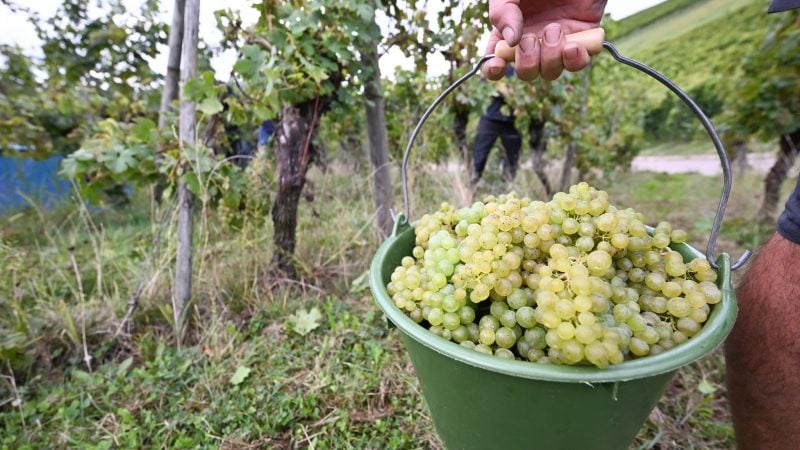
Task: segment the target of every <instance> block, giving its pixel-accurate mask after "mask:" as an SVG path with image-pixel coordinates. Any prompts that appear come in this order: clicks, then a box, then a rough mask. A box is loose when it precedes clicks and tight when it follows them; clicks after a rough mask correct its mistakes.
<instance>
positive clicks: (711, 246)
mask: <svg viewBox="0 0 800 450" xmlns="http://www.w3.org/2000/svg"><path fill="white" fill-rule="evenodd" d="M603 47H604V48H605V49H606V50H608V51H609V52H610V53H611V55H612V56H613V57H614V59H616V60H617V61H619V62H621V63H622V64H625V65H628V66H631V67H633V68H634V69H636V70H639V71H641V72H644V73H646V74H647V75H650V76H651V77H653V78H655V79H656V80H658V81H659V82H660V83H661V84H663V85H664V86H666V87H667V88H669V90H671V91H672V92H673V93H675V95H677V96H678V97H679V98H680V99H681V100H683V102H684V103H685V104H686V106H688V107H689V109H691V110H692V112H693V113H694V115H695V116H697V119H698V120H700V122H701V123H702V124H703V127H705V129H706V132H708V135H709V137H710V138H711V141H712V142H713V143H714V147H715V148H716V149H717V155H719V160H720V163H721V164H722V194H721V196H720V199H719V206H718V207H717V215H716V216H715V218H714V225H713V226H712V227H711V233H710V235H709V237H708V246H707V247H706V259H708V262H709V263H710V264H711V266H712V267H714V269H719V266H718V265H717V263H716V260H717V258H716V255H715V254H716V246H717V237H718V236H719V230H720V227H721V226H722V218H723V216H724V215H725V208H726V207H727V205H728V198H729V197H730V193H731V185H732V180H731V163H730V160H729V159H728V155H727V153H725V148H724V147H723V145H722V140H721V139H720V138H719V135H718V134H717V131H716V129H715V128H714V125H713V124H712V123H711V120H709V118H708V117H707V116H706V115H705V113H703V111H702V110H701V109H700V107H699V106H697V103H695V101H694V100H692V98H691V97H689V95H688V94H686V92H684V91H683V90H682V89H681V88H679V87H678V86H677V85H676V84H675V83H673V82H672V80H670V79H669V78H667V77H665V76H664V75H661V74H660V73H658V72H656V71H655V70H653V69H652V68H651V67H649V66H647V65H645V64H642V63H640V62H638V61H635V60H633V59H630V58H626V57H625V56H622V55H621V54H620V53H619V51H618V50H617V49H616V48H615V47H614V45H612V44H611V43H610V42H608V41H603ZM494 57H495V55H486V56H483V57H482V58H481V59H480V60H478V63H477V64H476V65H475V67H474V68H473V69H472V70H470V71H469V72H468V73H467V74H466V75H464V76H463V77H461V78H459V79H458V80H456V82H455V83H453V84H452V85H450V86H449V87H448V88H447V89H445V90H444V92H442V93H441V94H439V96H438V97H437V98H436V100H434V101H433V104H431V106H429V107H428V109H427V110H426V111H425V113H424V114H423V115H422V117H421V118H420V119H419V123H417V126H416V127H415V128H414V131H413V132H412V133H411V137H410V138H409V140H408V145H407V146H406V150H405V152H404V153H403V166H402V170H401V177H402V181H403V202H404V204H405V209H404V211H405V215H404V216H400V217H398V218H397V222H398V223H396V224H395V227H397V226H398V225H404V224H407V223H408V217H409V213H410V211H409V201H408V179H407V171H408V156H409V154H410V153H411V148H412V147H413V145H414V140H415V139H416V138H417V134H419V131H420V129H422V125H423V124H424V123H425V121H426V120H427V119H428V116H430V115H431V113H432V112H433V110H434V109H435V108H436V107H437V106H438V105H439V104H440V103H441V102H442V100H444V98H445V97H447V96H448V95H449V94H450V93H451V92H452V91H454V90H455V89H456V88H457V87H459V86H460V85H461V84H462V83H464V82H465V81H467V80H468V79H469V78H471V77H472V76H473V75H475V74H476V73H477V72H478V71H479V70H480V69H481V66H482V65H483V63H485V62H486V61H488V60H490V59H492V58H494ZM751 254H752V252H751V251H750V250H749V249H748V250H745V251H744V253H743V254H742V255H741V256H740V257H739V259H738V260H736V262H735V263H733V264H731V270H736V269H738V268H740V267H742V266H743V265H744V264H745V262H747V259H748V258H750V255H751Z"/></svg>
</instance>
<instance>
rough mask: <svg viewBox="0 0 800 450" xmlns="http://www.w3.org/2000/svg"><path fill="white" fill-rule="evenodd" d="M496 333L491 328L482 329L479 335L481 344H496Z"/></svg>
mask: <svg viewBox="0 0 800 450" xmlns="http://www.w3.org/2000/svg"><path fill="white" fill-rule="evenodd" d="M495 334H496V333H495V331H494V330H492V329H491V328H481V331H480V333H479V335H478V340H479V341H480V343H481V344H483V345H486V346H489V345H492V344H494V341H495Z"/></svg>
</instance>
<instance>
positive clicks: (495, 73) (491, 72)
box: [488, 66, 503, 77]
mask: <svg viewBox="0 0 800 450" xmlns="http://www.w3.org/2000/svg"><path fill="white" fill-rule="evenodd" d="M488 70H489V75H490V76H493V77H496V76H498V75H500V74H501V73H502V72H503V70H502V69H500V68H499V67H497V66H492V67H489V69H488Z"/></svg>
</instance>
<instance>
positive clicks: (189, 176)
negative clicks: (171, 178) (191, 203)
mask: <svg viewBox="0 0 800 450" xmlns="http://www.w3.org/2000/svg"><path fill="white" fill-rule="evenodd" d="M181 179H183V182H184V183H186V187H188V188H189V190H190V191H191V192H192V194H195V195H198V194H199V193H200V180H198V179H197V175H196V174H195V173H194V172H186V173H184V174H183V175H182V176H181Z"/></svg>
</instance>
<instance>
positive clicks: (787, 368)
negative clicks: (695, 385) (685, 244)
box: [725, 233, 800, 450]
mask: <svg viewBox="0 0 800 450" xmlns="http://www.w3.org/2000/svg"><path fill="white" fill-rule="evenodd" d="M737 300H738V302H739V316H738V317H737V320H736V325H735V327H734V330H733V332H732V333H731V335H730V336H729V337H728V340H727V342H726V345H725V356H726V361H727V373H728V389H729V397H730V401H731V406H732V409H733V413H734V425H735V427H736V433H737V443H738V446H739V448H740V449H742V450H746V449H781V448H793V445H796V444H797V443H798V442H799V440H800V415H798V411H800V245H798V244H795V243H793V242H791V241H788V240H786V239H785V238H784V237H782V236H781V235H780V234H778V233H775V234H774V235H773V236H772V238H770V240H769V241H768V242H767V244H766V245H764V247H763V248H762V249H761V251H760V252H759V254H758V256H757V257H756V258H755V260H754V261H753V263H752V265H751V267H750V268H749V270H748V271H747V273H746V275H745V277H744V280H743V281H742V283H741V285H740V286H739V288H738V289H737ZM775 430H781V431H780V432H777V433H776V431H775Z"/></svg>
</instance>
